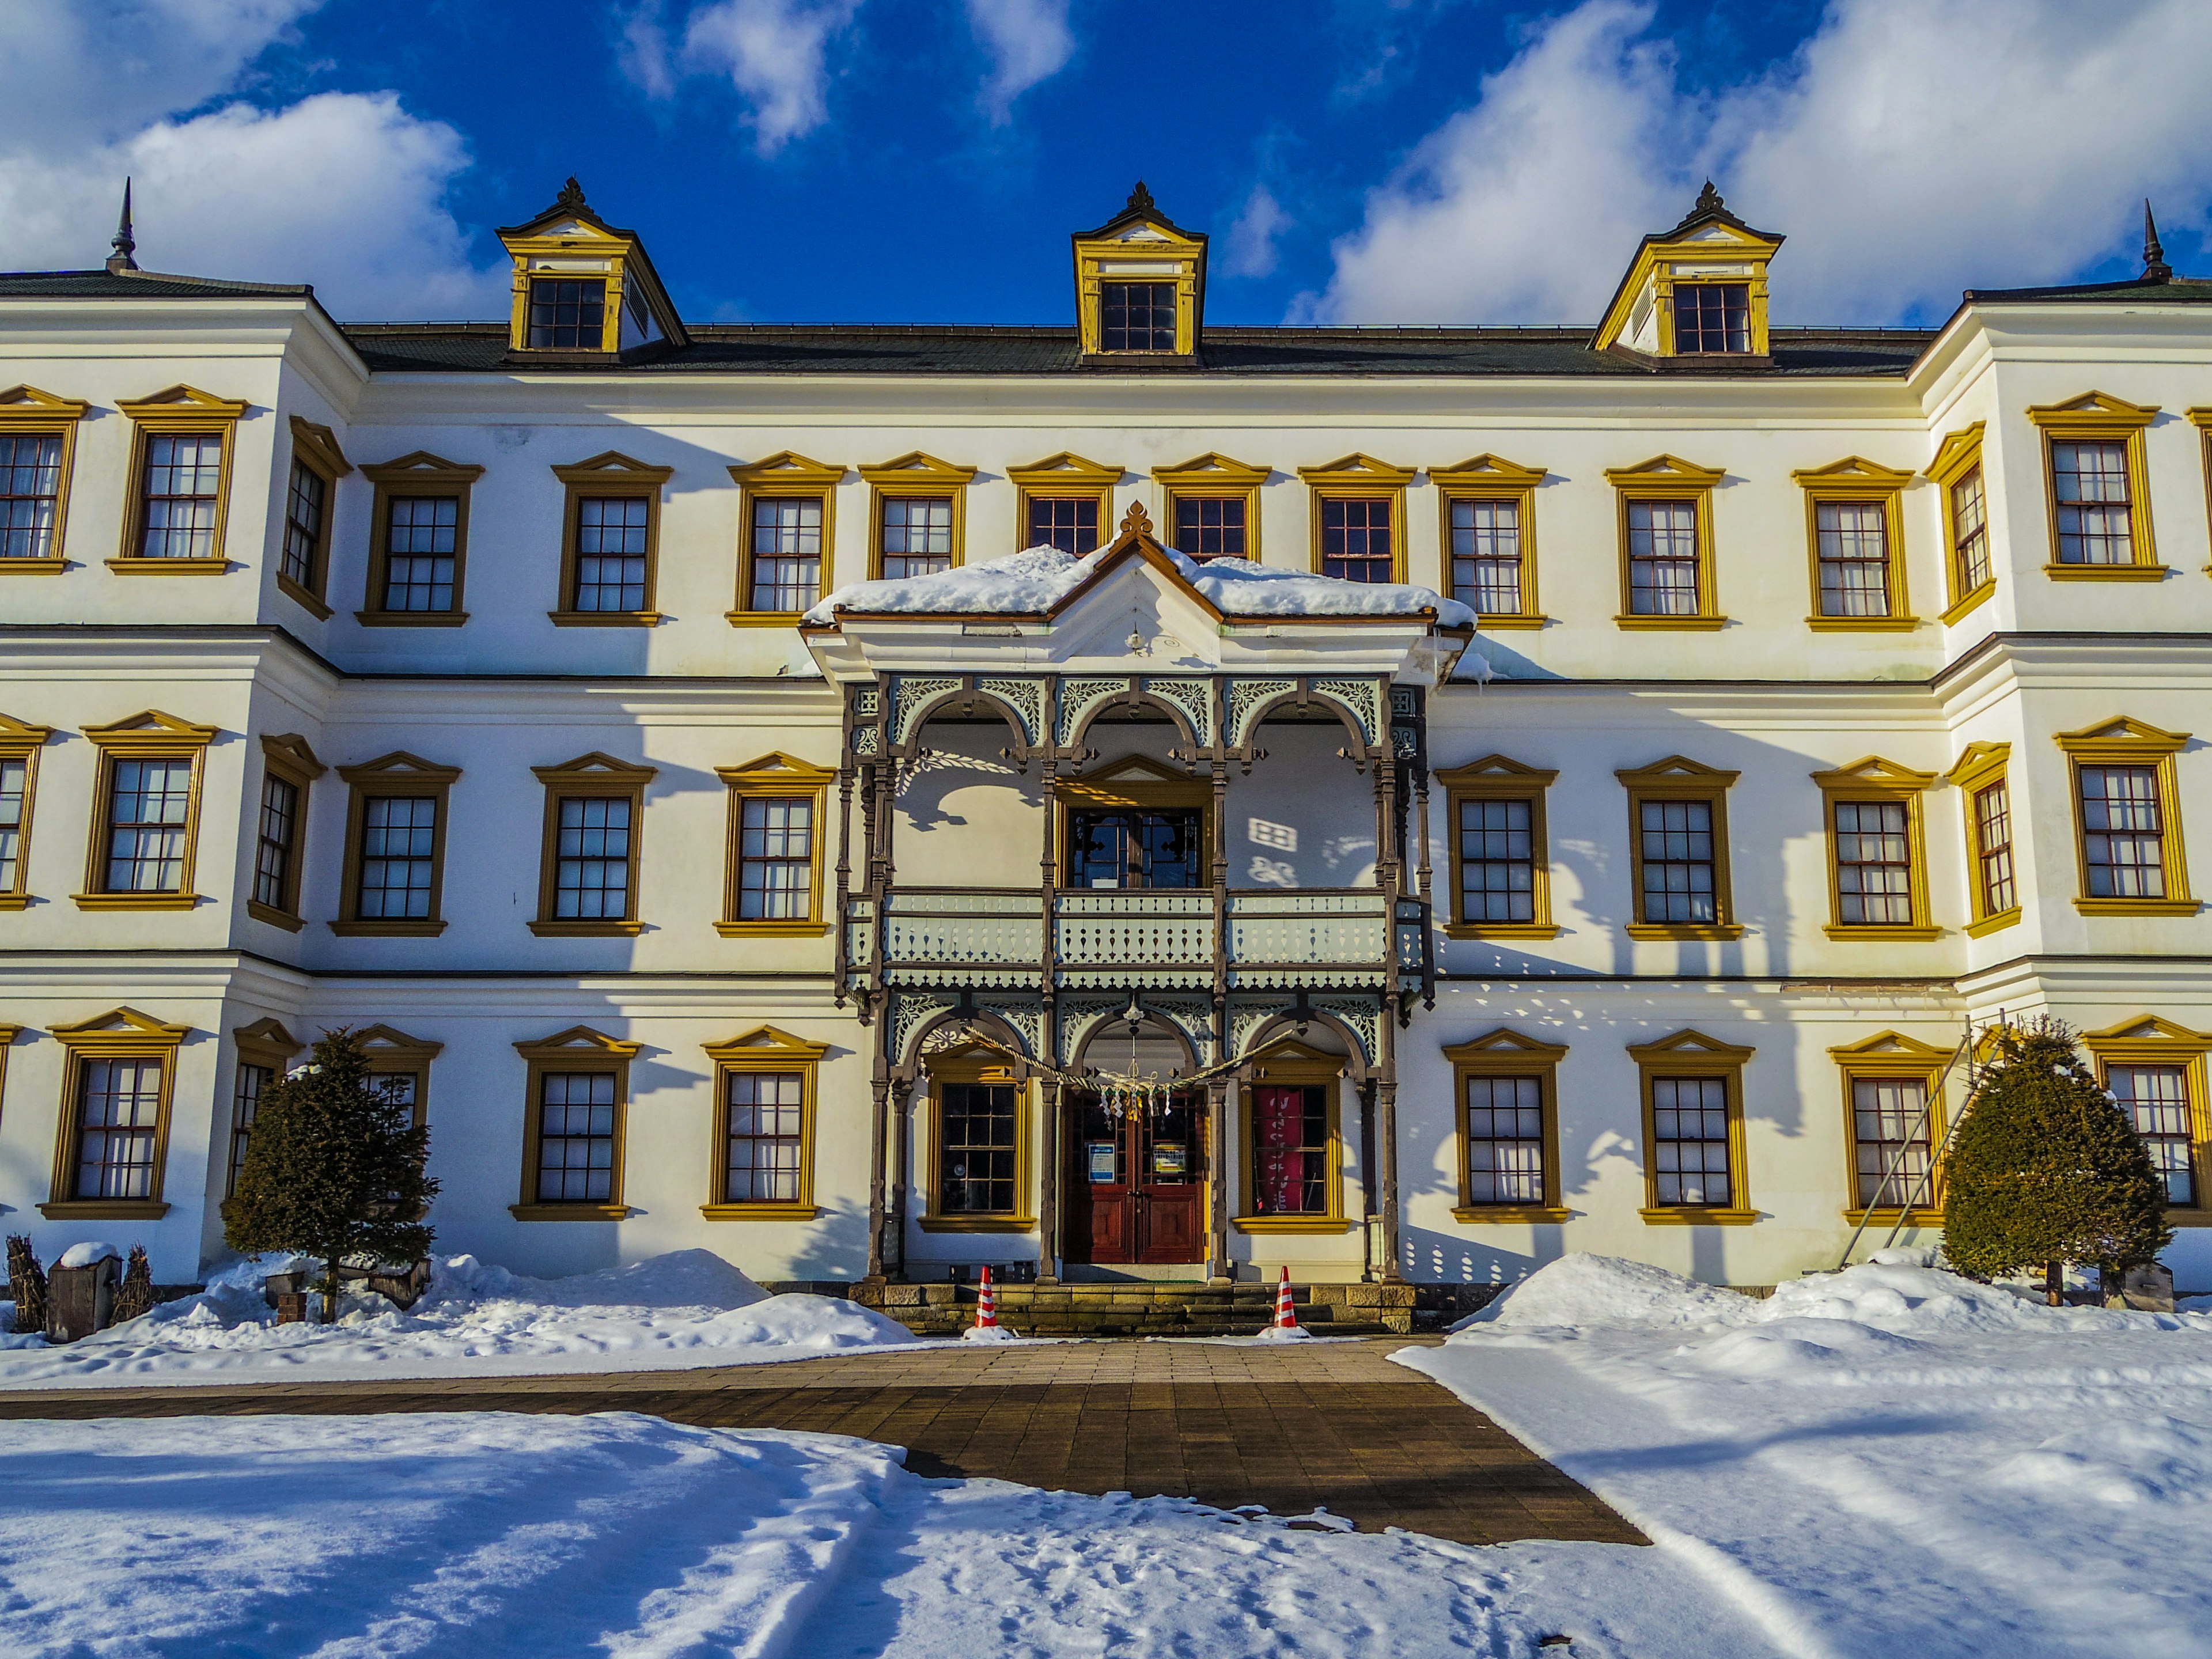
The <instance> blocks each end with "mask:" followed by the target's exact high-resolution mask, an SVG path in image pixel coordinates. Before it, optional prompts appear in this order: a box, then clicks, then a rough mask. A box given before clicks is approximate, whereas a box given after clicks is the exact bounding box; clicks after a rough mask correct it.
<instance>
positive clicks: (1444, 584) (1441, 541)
mask: <svg viewBox="0 0 2212 1659" xmlns="http://www.w3.org/2000/svg"><path fill="white" fill-rule="evenodd" d="M1548 476H1550V475H1549V473H1548V472H1547V470H1546V469H1545V468H1543V467H1541V466H1522V465H1519V464H1518V463H1516V462H1513V461H1509V460H1506V459H1504V458H1503V457H1502V456H1498V455H1488V454H1484V455H1470V456H1469V457H1468V459H1465V460H1463V461H1462V462H1461V463H1460V464H1459V465H1457V466H1436V467H1431V468H1430V469H1429V482H1430V483H1432V484H1434V485H1435V486H1436V488H1437V592H1439V593H1443V594H1447V595H1449V597H1451V598H1453V599H1460V600H1461V602H1462V604H1465V605H1473V604H1474V600H1473V599H1468V598H1463V597H1462V595H1461V594H1459V593H1457V592H1455V591H1454V588H1453V583H1452V507H1453V506H1454V505H1455V503H1457V502H1460V501H1510V502H1511V503H1512V504H1513V507H1514V516H1515V519H1516V521H1517V523H1518V525H1519V531H1520V543H1521V608H1520V609H1519V610H1518V611H1480V610H1478V611H1476V612H1475V614H1476V616H1477V617H1480V620H1481V624H1482V626H1483V627H1484V628H1486V629H1501V628H1504V629H1521V628H1541V627H1542V626H1543V625H1544V624H1545V623H1547V622H1549V621H1550V620H1551V618H1549V617H1547V616H1545V614H1544V607H1543V605H1542V604H1541V602H1540V601H1539V600H1538V599H1537V596H1536V490H1537V489H1538V487H1539V486H1540V485H1541V484H1542V483H1543V482H1544V480H1545V478H1546V477H1548Z"/></svg>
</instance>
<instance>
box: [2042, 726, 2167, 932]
mask: <svg viewBox="0 0 2212 1659" xmlns="http://www.w3.org/2000/svg"><path fill="white" fill-rule="evenodd" d="M2052 741H2054V742H2055V743H2057V745H2058V747H2059V748H2060V749H2061V750H2063V751H2064V753H2065V756H2066V760H2067V779H2066V787H2067V793H2068V794H2069V797H2070V800H2071V804H2070V805H2069V808H2068V811H2069V813H2070V814H2071V816H2072V817H2073V820H2074V860H2075V890H2074V892H2075V897H2074V908H2075V909H2076V910H2078V911H2080V912H2081V914H2082V915H2085V916H2193V915H2196V914H2197V909H2198V908H2199V906H2198V904H2197V901H2196V900H2195V899H2193V898H2191V896H2189V860H2188V858H2187V856H2186V855H2185V851H2184V849H2183V846H2182V839H2181V788H2180V778H2179V774H2178V773H2177V771H2176V769H2175V767H2174V759H2173V757H2175V756H2176V755H2178V754H2179V753H2180V752H2181V750H2183V748H2184V747H2185V746H2186V745H2187V744H2188V742H2189V733H2188V732H2165V731H2161V730H2160V729H2159V728H2158V727H2157V726H2153V725H2151V724H2150V722H2149V721H2148V720H2136V719H2134V718H2133V717H2131V716H2130V715H2126V714H2122V715H2118V716H2117V717H2115V718H2114V719H2112V720H2105V721H2103V722H2101V723H2100V724H2099V725H2096V726H2083V727H2081V729H2080V730H2079V731H2075V732H2058V733H2057V734H2056V735H2055V737H2054V738H2053V739H2052ZM2085 766H2146V767H2149V768H2151V769H2153V770H2154V772H2155V773H2156V775H2157V778H2158V801H2159V814H2160V827H2161V830H2162V834H2161V835H2160V841H2159V854H2160V860H2161V861H2162V863H2163V865H2164V866H2165V871H2166V896H2165V897H2164V898H2154V899H2153V898H2092V897H2091V896H2089V829H2088V825H2087V823H2086V822H2084V820H2083V818H2082V816H2081V769H2082V768H2083V767H2085Z"/></svg>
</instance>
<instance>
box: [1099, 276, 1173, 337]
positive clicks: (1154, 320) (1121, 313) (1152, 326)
mask: <svg viewBox="0 0 2212 1659" xmlns="http://www.w3.org/2000/svg"><path fill="white" fill-rule="evenodd" d="M1099 322H1100V330H1099V343H1100V345H1101V347H1102V349H1105V350H1107V351H1173V350H1174V349H1176V285H1175V284H1174V283H1101V284H1100V285H1099Z"/></svg>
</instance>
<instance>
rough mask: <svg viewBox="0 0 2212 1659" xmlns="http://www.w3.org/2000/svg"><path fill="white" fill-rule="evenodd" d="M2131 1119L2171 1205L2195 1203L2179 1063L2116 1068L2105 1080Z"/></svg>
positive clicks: (2185, 1079) (2185, 1084)
mask: <svg viewBox="0 0 2212 1659" xmlns="http://www.w3.org/2000/svg"><path fill="white" fill-rule="evenodd" d="M2105 1082H2106V1087H2108V1088H2109V1089H2111V1090H2112V1098H2113V1099H2115V1100H2117V1101H2118V1103H2119V1104H2120V1109H2121V1110H2122V1111H2124V1112H2125V1113H2127V1114H2128V1115H2129V1116H2130V1117H2131V1118H2132V1119H2134V1120H2135V1126H2136V1133H2137V1134H2139V1135H2141V1136H2142V1139H2143V1145H2144V1146H2145V1148H2146V1149H2147V1150H2148V1152H2149V1153H2150V1158H2151V1163H2152V1164H2154V1166H2156V1168H2157V1170H2158V1172H2159V1175H2160V1177H2161V1178H2162V1179H2163V1180H2164V1181H2165V1182H2166V1203H2167V1204H2168V1205H2169V1206H2172V1208H2174V1209H2194V1208H2195V1207H2196V1206H2197V1165H2196V1157H2195V1147H2196V1141H2195V1138H2194V1137H2193V1136H2192V1135H2191V1133H2190V1127H2189V1116H2190V1113H2189V1076H2188V1073H2186V1072H2185V1070H2184V1069H2183V1068H2182V1067H2180V1066H2113V1067H2112V1069H2111V1072H2110V1073H2108V1074H2107V1076H2106V1079H2105Z"/></svg>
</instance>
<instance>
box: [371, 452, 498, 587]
mask: <svg viewBox="0 0 2212 1659" xmlns="http://www.w3.org/2000/svg"><path fill="white" fill-rule="evenodd" d="M361 471H362V477H365V478H367V479H368V480H369V481H370V482H371V483H374V485H375V486H376V500H375V503H374V508H373V513H374V517H373V519H372V520H371V526H372V528H371V536H372V540H371V544H370V548H369V561H368V592H367V594H366V596H365V605H364V608H363V609H362V611H359V612H357V613H356V614H357V616H358V617H359V618H360V620H361V621H362V622H363V623H368V625H370V626H372V627H380V628H407V627H413V628H445V627H458V626H459V625H460V624H461V623H465V622H466V621H467V620H468V612H467V611H465V609H464V608H463V606H464V604H465V599H464V588H465V579H466V576H467V568H468V544H469V495H470V489H471V485H473V484H474V483H475V482H476V480H477V478H479V477H482V476H483V468H482V467H480V466H463V465H457V464H456V463H454V462H452V461H447V460H441V459H439V458H438V457H437V456H435V455H432V454H428V453H425V452H422V451H419V450H418V451H417V452H416V453H414V454H412V455H407V456H403V457H401V458H400V459H398V460H396V461H392V462H390V463H388V464H386V465H382V466H365V467H363V468H362V470H361Z"/></svg>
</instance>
